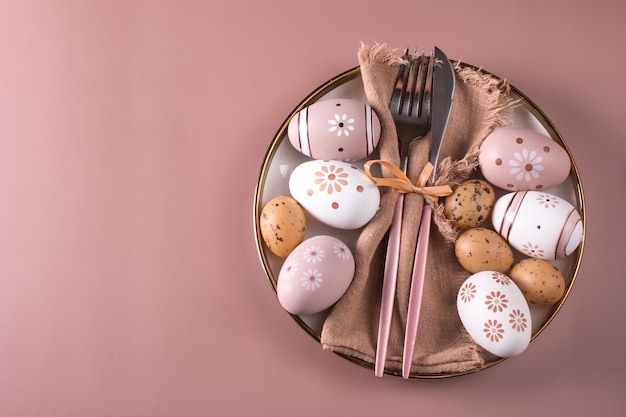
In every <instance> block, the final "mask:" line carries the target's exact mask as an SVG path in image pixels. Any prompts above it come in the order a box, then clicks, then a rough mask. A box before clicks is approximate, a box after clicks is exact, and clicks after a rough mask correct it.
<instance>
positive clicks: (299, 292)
mask: <svg viewBox="0 0 626 417" xmlns="http://www.w3.org/2000/svg"><path fill="white" fill-rule="evenodd" d="M354 268H355V263H354V257H353V255H352V252H351V251H350V249H349V248H348V246H346V244H344V243H343V242H342V241H341V240H339V239H336V238H334V237H332V236H327V235H319V236H314V237H312V238H309V239H307V240H305V241H304V242H302V243H301V244H299V245H298V246H297V247H296V248H295V249H294V250H293V251H292V252H291V253H290V254H289V256H288V257H287V258H286V259H285V262H284V263H283V265H282V267H281V269H280V273H279V275H278V283H277V285H276V293H277V296H278V300H279V302H280V304H281V305H282V306H283V308H284V309H285V310H287V311H288V312H290V313H291V314H298V315H301V314H314V313H319V312H320V311H323V310H325V309H327V308H329V307H330V306H332V305H333V304H335V303H336V302H337V301H338V300H339V299H340V298H341V296H342V295H343V294H344V293H345V292H346V290H347V289H348V286H349V285H350V283H351V282H352V278H353V276H354Z"/></svg>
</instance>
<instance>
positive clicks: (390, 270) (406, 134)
mask: <svg viewBox="0 0 626 417" xmlns="http://www.w3.org/2000/svg"><path fill="white" fill-rule="evenodd" d="M404 58H405V59H406V60H408V61H409V62H408V64H402V65H401V66H400V69H399V71H398V77H397V79H396V85H395V87H394V91H393V95H392V96H391V101H390V103H389V109H390V111H391V114H392V116H393V119H394V121H395V123H396V128H397V131H398V146H399V150H400V170H401V171H402V172H403V173H404V174H406V172H407V165H408V160H409V153H410V148H411V144H412V143H413V142H415V141H416V140H418V139H420V138H422V137H424V135H426V133H428V130H429V129H430V113H431V102H430V92H431V86H432V73H433V61H434V59H433V53H431V54H430V57H429V59H428V60H427V59H426V56H425V55H424V51H422V53H421V54H420V55H419V56H416V54H413V55H412V56H410V55H409V49H408V48H407V49H406V52H405V54H404ZM426 61H428V62H426ZM426 65H427V66H426ZM403 207H404V194H402V193H401V194H400V195H399V196H398V199H397V200H396V205H395V207H394V214H393V219H392V223H391V228H390V230H389V241H388V244H387V254H386V257H385V269H384V276H383V291H382V297H381V304H380V317H379V324H378V340H377V345H376V360H375V366H374V374H375V375H376V376H379V377H380V376H382V375H383V373H384V370H385V359H386V356H387V345H388V342H389V330H390V327H391V317H392V312H393V302H394V297H395V293H396V284H397V278H398V261H399V258H400V238H401V231H402V212H403Z"/></svg>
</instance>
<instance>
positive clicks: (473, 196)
mask: <svg viewBox="0 0 626 417" xmlns="http://www.w3.org/2000/svg"><path fill="white" fill-rule="evenodd" d="M495 200H496V196H495V193H494V190H493V187H492V186H491V184H489V183H488V182H487V181H485V180H481V179H472V180H467V181H464V182H462V183H461V184H459V185H458V186H457V187H456V188H455V189H454V192H453V193H452V194H450V195H449V196H447V197H446V200H445V202H444V215H445V216H446V218H447V219H448V220H450V223H451V224H452V225H453V226H455V227H458V228H459V229H463V230H467V229H472V228H474V227H478V226H480V225H481V224H483V223H484V222H485V220H487V218H488V217H489V214H490V213H491V208H492V207H493V205H494V203H495Z"/></svg>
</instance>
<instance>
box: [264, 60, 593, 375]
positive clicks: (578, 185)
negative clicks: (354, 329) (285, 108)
mask: <svg viewBox="0 0 626 417" xmlns="http://www.w3.org/2000/svg"><path fill="white" fill-rule="evenodd" d="M451 61H452V62H453V63H457V64H458V65H460V66H461V67H468V68H472V69H474V70H477V71H480V72H482V73H484V74H489V75H491V76H494V77H496V78H498V79H500V78H499V77H497V76H496V75H494V74H492V73H490V72H488V71H486V70H484V69H482V68H479V67H476V66H473V65H471V64H466V63H463V62H460V61H454V60H451ZM360 76H361V71H360V67H358V66H357V67H354V68H351V69H349V70H347V71H345V72H343V73H341V74H339V75H337V76H335V77H333V78H331V79H330V80H328V81H326V82H325V83H323V84H322V85H320V86H319V87H318V88H316V89H315V90H313V91H312V92H311V93H310V94H309V95H308V96H307V97H306V98H305V99H303V100H302V101H301V102H300V104H298V105H297V106H296V107H295V108H294V109H293V110H292V111H291V113H290V114H289V116H288V117H287V118H286V119H285V121H284V122H283V123H282V124H281V126H280V128H279V129H278V131H277V132H276V134H275V135H274V137H273V139H272V142H271V144H270V147H269V149H268V150H267V152H266V154H265V157H264V158H263V164H262V166H261V171H260V175H259V178H258V181H257V185H256V190H255V196H254V233H255V238H256V247H257V252H258V255H259V258H260V260H261V263H262V265H263V269H264V271H265V275H266V278H267V279H268V281H269V283H270V285H271V286H272V290H273V291H274V294H276V285H277V280H276V277H275V276H274V273H273V272H272V270H271V267H270V264H269V261H268V257H267V254H266V250H267V249H266V248H265V246H264V243H263V238H262V237H261V232H260V224H259V218H260V214H261V210H262V209H263V207H262V198H263V191H264V187H265V179H266V177H267V172H268V169H269V166H270V165H271V162H272V159H273V157H274V155H275V153H276V150H277V149H278V146H279V145H280V144H281V143H282V141H283V139H284V138H285V136H286V133H287V127H288V125H289V121H290V120H291V118H292V117H293V116H294V115H295V114H296V113H298V112H299V111H300V110H302V109H303V108H305V107H307V106H309V105H311V104H312V103H313V102H315V101H317V100H318V99H319V98H320V97H322V96H324V95H325V94H327V93H329V92H330V91H332V90H334V89H335V88H337V87H339V86H340V85H342V84H344V83H347V82H348V81H352V80H354V79H356V78H358V77H360ZM509 88H510V92H509V94H510V95H511V96H512V97H513V98H515V99H518V100H519V102H520V104H519V105H520V106H523V107H524V108H525V109H526V110H527V111H529V112H530V113H531V114H532V115H533V116H534V117H535V118H536V119H537V121H538V122H539V123H540V124H541V125H542V126H543V128H544V129H546V131H547V132H548V134H549V135H550V136H551V137H552V139H553V140H554V141H556V142H557V143H559V144H560V145H561V146H562V147H563V148H564V149H565V151H566V152H567V154H568V156H569V158H570V161H571V165H572V168H571V170H570V176H569V177H570V180H571V181H572V184H573V186H574V194H575V199H576V208H577V209H578V211H579V213H580V217H581V220H582V222H583V239H582V242H581V243H580V245H579V246H578V248H577V250H576V252H575V253H574V259H573V261H572V263H573V265H572V270H571V271H572V272H571V279H570V280H569V283H568V285H567V288H566V290H565V294H564V295H563V297H562V298H561V300H560V301H559V302H558V303H557V304H554V305H553V306H552V308H551V309H550V311H549V312H548V313H547V316H546V318H545V320H544V322H543V323H542V324H541V326H540V327H538V328H537V329H536V330H535V331H534V333H533V335H532V337H531V341H532V340H534V339H535V338H536V337H537V336H539V334H540V333H541V332H543V330H544V329H545V328H546V327H547V326H548V325H549V324H550V323H551V322H552V320H553V319H554V317H555V316H556V315H557V313H558V312H559V310H560V309H561V307H562V306H563V304H564V303H565V301H566V300H567V298H568V296H569V293H570V292H571V289H572V287H573V286H574V282H575V281H576V277H577V276H578V272H579V269H580V264H581V261H582V255H583V250H584V245H585V233H586V230H587V214H586V209H585V197H584V193H583V187H582V182H581V179H580V174H579V171H578V167H577V166H576V163H575V161H574V158H573V157H572V154H571V151H570V149H569V147H568V146H567V144H566V143H565V141H564V140H563V137H562V136H561V134H560V133H559V131H558V130H557V128H556V127H555V126H554V124H553V123H552V122H551V121H550V119H549V118H548V117H547V116H546V114H545V113H544V112H543V111H542V110H541V109H540V108H539V107H538V106H537V105H536V104H535V103H534V102H533V101H532V100H530V99H529V98H528V97H527V96H526V95H525V94H524V93H522V92H521V91H520V90H519V89H517V88H516V87H514V86H513V85H511V84H510V83H509ZM285 313H287V314H289V315H290V316H291V317H292V318H293V320H294V321H296V323H297V324H298V325H299V326H300V327H301V328H302V329H303V330H305V331H306V332H307V333H308V334H309V335H310V336H311V337H313V338H314V339H315V340H316V341H317V342H318V343H320V341H321V335H320V334H319V333H318V332H317V331H315V330H314V329H312V328H311V327H310V326H309V325H308V324H306V323H305V322H304V320H302V319H301V318H300V317H299V316H296V315H293V314H290V313H288V312H286V311H285ZM336 354H337V355H339V356H342V357H344V358H345V359H347V360H349V361H350V362H353V363H355V364H357V365H360V366H364V367H366V368H370V369H372V370H373V369H374V365H373V364H370V363H368V362H365V361H361V360H358V359H356V358H352V357H349V356H346V355H343V354H341V353H336ZM504 360H506V358H495V359H493V360H491V361H487V362H486V363H485V364H484V366H482V367H481V368H477V369H474V370H471V371H467V372H458V373H445V374H416V373H413V374H411V375H410V378H417V379H441V378H449V377H455V376H462V375H467V374H472V373H475V372H479V371H482V370H484V369H487V368H490V367H492V366H493V365H496V364H498V363H500V362H502V361H504ZM385 373H387V374H389V375H394V376H399V375H400V374H399V373H390V372H387V371H386V372H385Z"/></svg>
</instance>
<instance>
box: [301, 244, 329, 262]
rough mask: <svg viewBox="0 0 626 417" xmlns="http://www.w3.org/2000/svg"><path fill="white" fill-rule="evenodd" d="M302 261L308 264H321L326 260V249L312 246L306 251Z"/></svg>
mask: <svg viewBox="0 0 626 417" xmlns="http://www.w3.org/2000/svg"><path fill="white" fill-rule="evenodd" d="M302 259H304V261H305V262H307V263H312V264H314V263H316V262H321V261H322V259H324V249H322V248H320V247H319V246H310V247H308V248H306V249H305V250H304V253H303V254H302Z"/></svg>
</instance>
